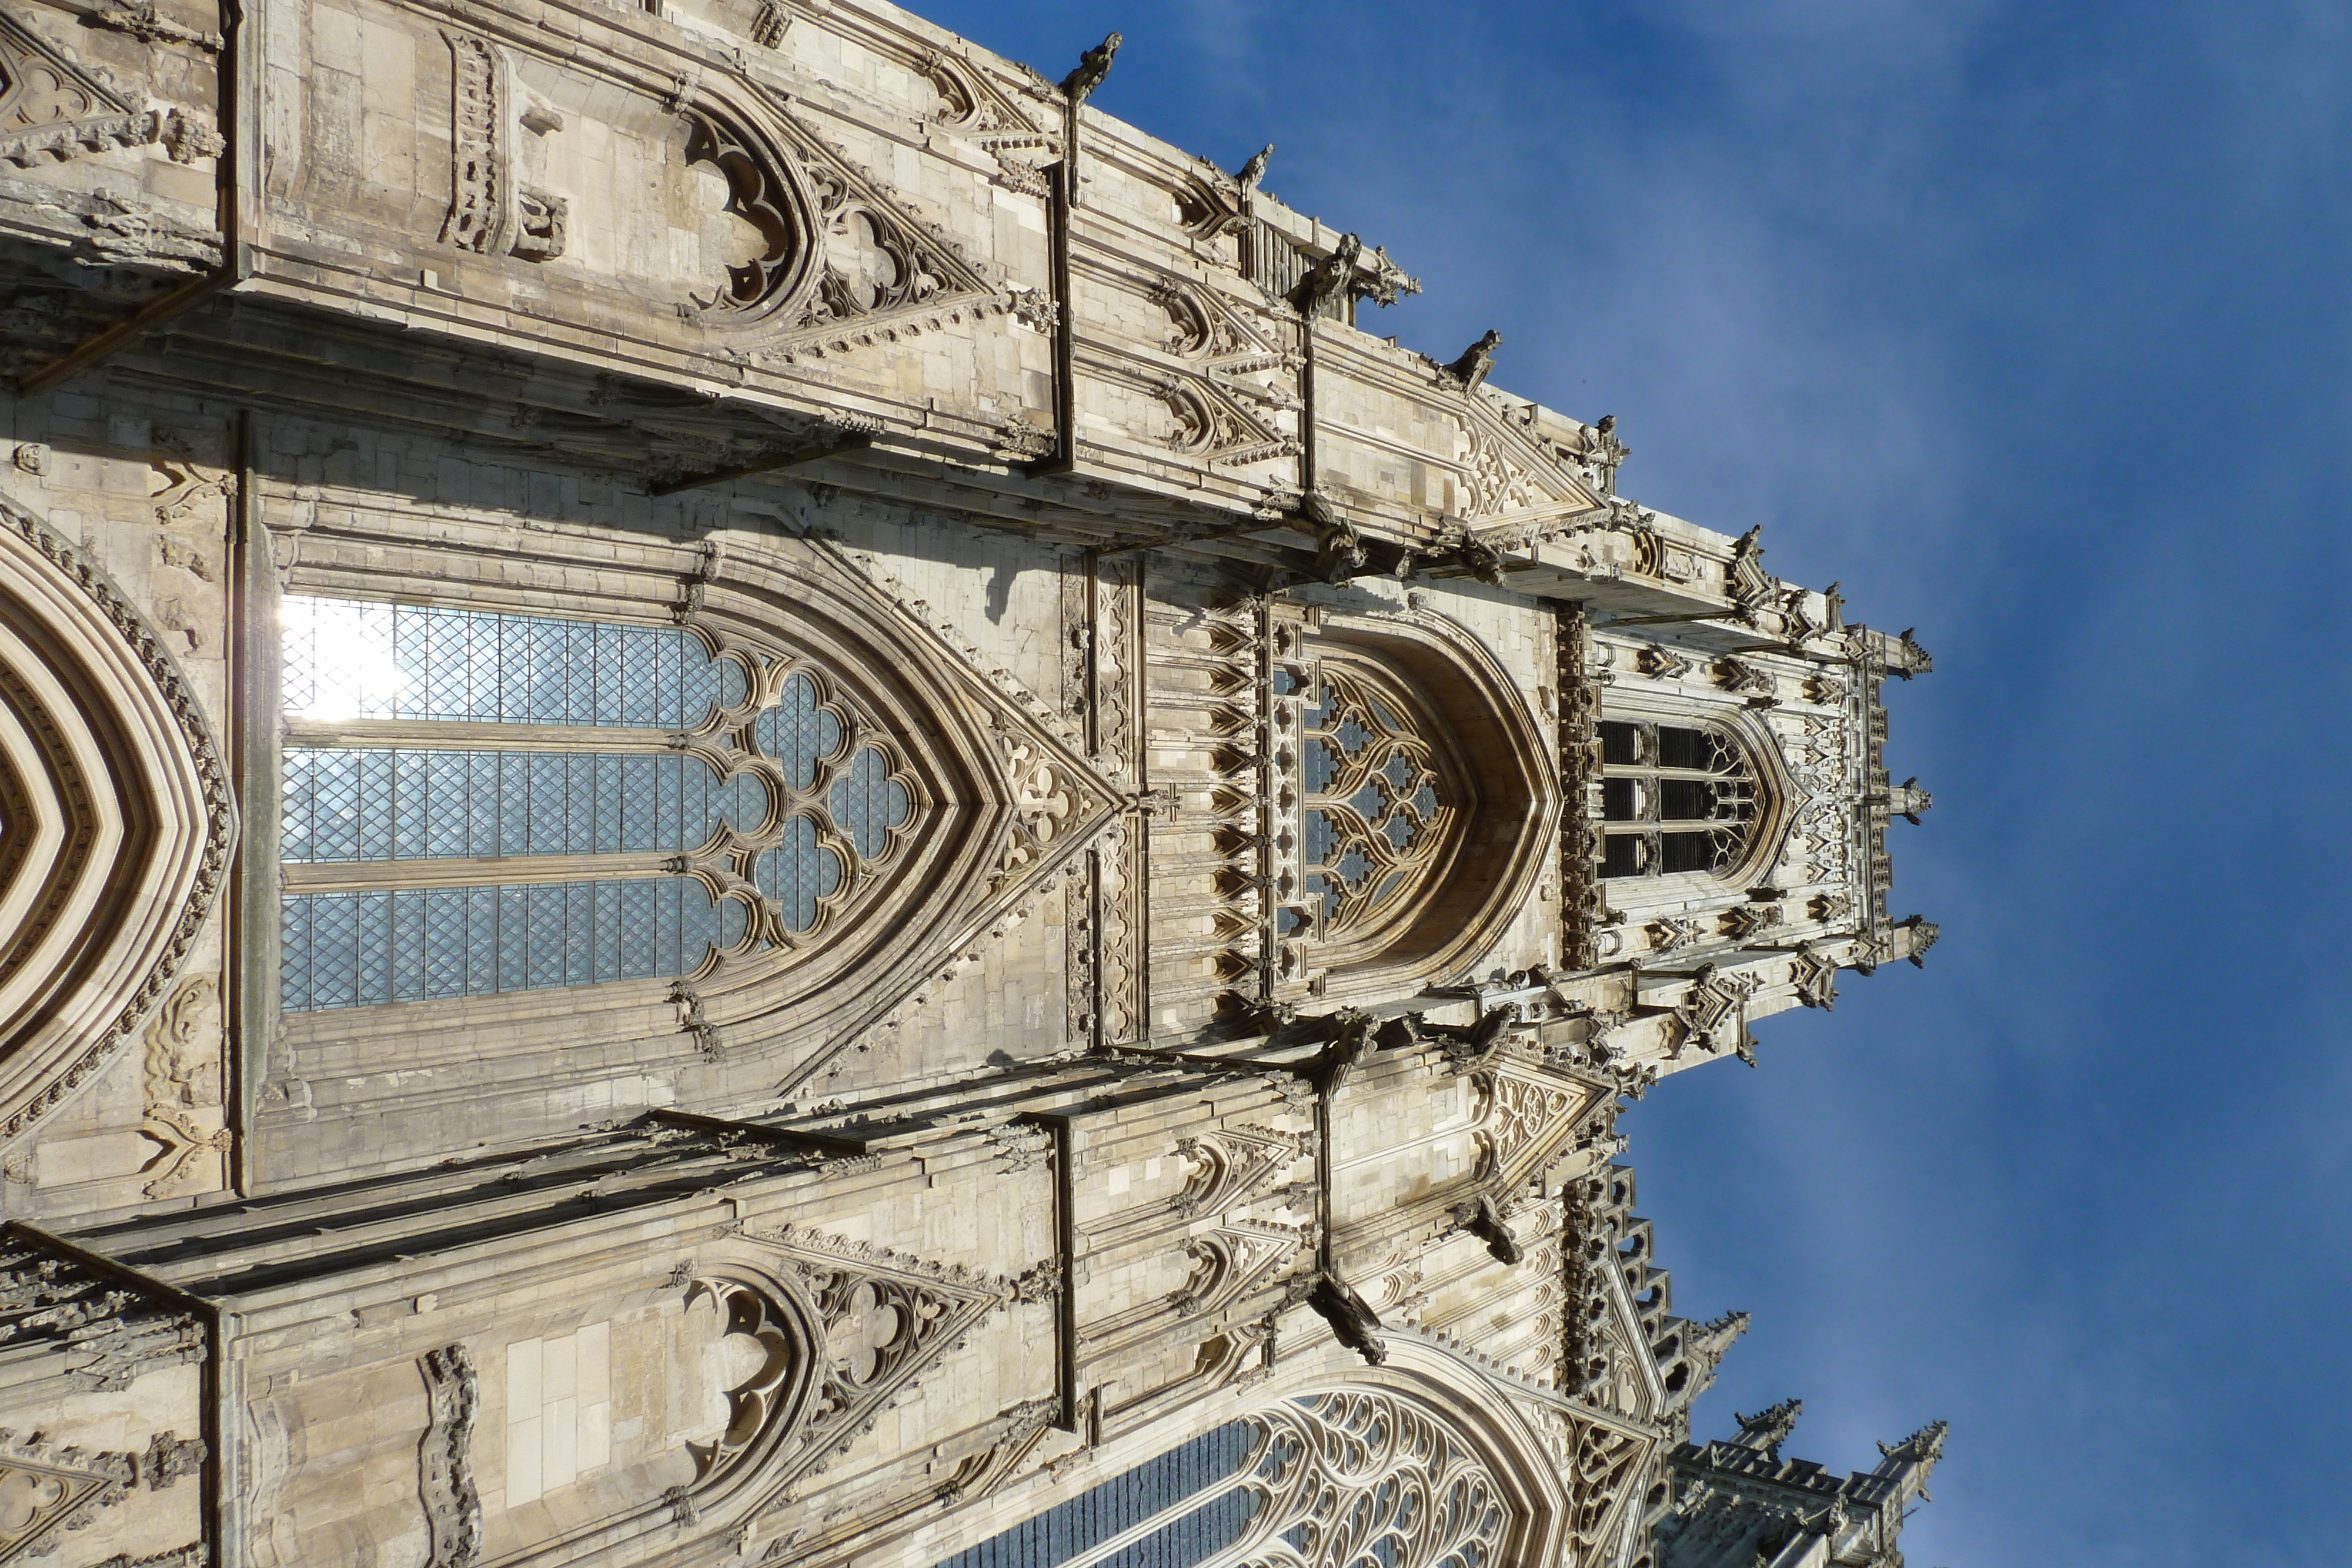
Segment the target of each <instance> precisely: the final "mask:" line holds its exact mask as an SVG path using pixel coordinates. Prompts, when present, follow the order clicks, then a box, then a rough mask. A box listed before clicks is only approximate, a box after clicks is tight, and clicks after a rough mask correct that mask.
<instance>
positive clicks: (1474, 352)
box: [1444, 329, 1503, 392]
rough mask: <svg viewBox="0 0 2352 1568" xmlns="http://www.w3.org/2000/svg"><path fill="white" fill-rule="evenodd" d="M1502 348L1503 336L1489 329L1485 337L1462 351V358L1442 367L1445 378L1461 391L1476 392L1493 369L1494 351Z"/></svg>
mask: <svg viewBox="0 0 2352 1568" xmlns="http://www.w3.org/2000/svg"><path fill="white" fill-rule="evenodd" d="M1502 346H1503V335H1502V334H1501V333H1500V332H1496V331H1494V330H1492V329H1489V330H1488V331H1487V333H1486V336H1485V337H1483V338H1481V339H1479V340H1477V341H1476V342H1475V343H1473V344H1471V345H1470V346H1469V347H1468V348H1466V349H1465V350H1462V357H1461V358H1460V359H1458V360H1455V361H1454V362H1453V363H1452V364H1450V365H1447V366H1445V367H1444V371H1445V374H1446V376H1447V377H1448V378H1449V379H1450V380H1452V381H1453V382H1455V383H1456V384H1457V385H1459V386H1460V387H1461V388H1462V390H1463V391H1464V392H1476V391H1477V390H1478V386H1479V383H1480V382H1484V381H1485V380H1486V372H1487V371H1491V370H1493V369H1494V368H1495V350H1496V349H1499V348H1501V347H1502Z"/></svg>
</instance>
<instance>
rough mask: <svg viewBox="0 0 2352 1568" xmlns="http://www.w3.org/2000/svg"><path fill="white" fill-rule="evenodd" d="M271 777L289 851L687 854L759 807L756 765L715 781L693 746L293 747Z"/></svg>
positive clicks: (387, 856) (754, 827)
mask: <svg viewBox="0 0 2352 1568" xmlns="http://www.w3.org/2000/svg"><path fill="white" fill-rule="evenodd" d="M282 777H283V779H284V788H283V790H282V791H281V795H280V800H281V803H282V805H281V819H280V820H281V823H282V827H281V838H280V842H281V846H282V847H281V848H280V851H279V858H281V859H282V860H284V861H286V862H289V863H299V862H311V861H384V860H444V859H451V858H460V857H467V856H473V857H481V858H488V857H489V856H494V855H587V854H614V853H618V852H635V853H646V852H666V853H672V854H679V853H689V852H693V851H696V850H698V849H700V848H702V846H703V845H705V844H707V843H709V842H710V841H711V840H712V839H713V838H714V837H715V836H716V835H717V834H718V832H719V829H720V828H721V827H724V826H726V825H728V824H730V823H731V824H733V826H734V827H735V828H736V829H737V830H738V831H741V832H744V833H751V832H756V831H758V829H759V827H760V825H761V822H763V821H766V819H767V815H768V790H767V787H766V786H765V785H764V784H762V783H761V781H760V778H759V776H758V775H757V774H755V773H751V772H744V773H739V774H737V775H736V776H735V777H734V778H732V779H717V778H714V777H713V776H712V774H711V772H710V768H709V765H708V764H707V763H705V762H704V761H703V760H702V759H701V758H698V757H686V756H659V757H651V756H616V755H612V754H606V753H590V752H575V753H564V752H544V751H541V752H498V751H361V750H337V751H328V750H316V749H311V748H308V747H289V749H288V750H287V752H286V754H285V768H284V772H283V776H282ZM904 794H905V791H904V790H903V789H901V790H900V791H899V795H900V797H901V798H903V796H904ZM886 804H887V802H886ZM902 814H903V813H902Z"/></svg>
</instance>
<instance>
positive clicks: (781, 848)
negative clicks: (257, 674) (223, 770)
mask: <svg viewBox="0 0 2352 1568" xmlns="http://www.w3.org/2000/svg"><path fill="white" fill-rule="evenodd" d="M283 626H284V649H283V656H284V664H283V681H284V690H285V695H286V717H287V737H288V745H287V747H286V749H285V751H284V752H283V754H282V759H281V760H282V767H281V770H280V794H279V804H280V811H279V860H280V862H281V864H282V865H283V866H284V867H285V868H286V870H285V876H286V882H287V892H286V895H285V899H284V903H283V910H282V916H283V927H282V936H283V943H282V950H283V965H282V968H281V988H280V994H281V998H282V1005H283V1007H284V1008H285V1009H286V1010H288V1011H289V1012H299V1011H310V1010H317V1009H328V1008H342V1007H363V1006H372V1005H380V1004H384V1003H392V1002H410V1001H424V1000H429V999H435V998H449V997H465V996H478V995H484V994H488V993H492V992H501V991H518V990H533V989H540V988H548V987H556V986H579V985H593V984H598V983H602V982H605V981H613V980H634V979H658V978H667V977H677V976H683V975H690V974H693V973H696V972H697V971H698V970H700V969H702V968H703V967H706V966H708V965H709V964H710V963H712V962H714V961H715V959H714V956H715V955H719V954H727V953H735V954H740V955H742V956H750V955H751V954H754V953H757V952H759V951H761V950H763V949H773V948H775V947H777V946H784V947H789V946H793V945H795V944H797V943H798V942H800V941H802V940H803V939H807V938H811V937H813V936H816V935H819V934H821V933H822V931H823V930H824V928H825V927H826V925H827V922H828V921H829V920H831V919H832V918H833V917H835V915H838V914H839V913H840V912H841V911H843V910H845V908H847V907H848V906H849V905H850V904H853V903H855V902H856V900H857V899H858V898H859V897H860V896H861V895H862V894H863V893H864V892H865V891H866V890H867V889H869V888H872V887H874V886H877V885H879V883H880V882H881V880H882V879H883V878H884V877H886V876H887V873H888V869H889V867H890V865H891V863H892V862H894V861H895V860H897V859H898V858H899V856H900V852H901V850H902V849H903V847H904V845H905V844H906V842H907V841H908V838H909V836H910V834H911V833H912V832H913V831H914V829H915V827H916V825H917V821H918V817H919V811H918V810H917V800H916V793H915V789H914V787H913V783H912V776H911V775H910V774H909V773H908V770H907V768H906V767H905V765H904V763H903V761H902V760H901V759H900V756H899V753H898V748H897V747H896V745H895V743H894V742H893V740H892V738H891V737H889V736H888V735H887V734H886V733H884V732H882V731H881V730H880V729H879V728H878V727H876V726H874V725H872V724H870V723H868V722H867V721H866V720H865V719H864V718H862V717H861V716H860V713H859V710H858V708H857V707H856V704H855V703H853V702H852V701H851V700H850V699H849V698H848V697H847V696H846V695H845V693H844V692H843V691H842V690H841V689H840V688H839V685H838V683H837V682H835V680H834V679H833V678H832V677H831V676H830V675H828V674H827V673H826V672H825V671H824V670H823V669H822V668H820V667H819V666H818V665H817V664H814V663H811V662H807V661H791V660H782V659H773V660H772V659H767V658H764V657H763V658H761V659H756V660H754V659H751V658H750V657H749V656H731V655H720V654H716V653H713V652H712V651H711V650H710V649H709V647H707V646H706V645H705V644H704V643H703V642H702V640H701V639H700V638H699V637H698V636H697V635H695V634H694V633H693V632H688V631H687V630H684V629H682V628H678V627H669V626H631V625H613V624H604V623H599V622H576V621H565V620H561V619H557V618H554V617H547V616H532V615H503V614H495V613H489V612H479V611H468V610H455V609H445V608H434V607H415V606H409V605H392V604H381V603H373V602H366V601H352V600H335V599H320V598H300V597H297V598H290V599H289V600H288V601H286V606H285V616H284V622H283ZM779 677H782V678H781V679H780V678H779ZM755 689H756V690H760V691H772V692H773V693H774V694H775V695H774V697H773V698H772V700H769V701H766V702H757V701H754V700H753V696H752V694H753V692H754V691H755Z"/></svg>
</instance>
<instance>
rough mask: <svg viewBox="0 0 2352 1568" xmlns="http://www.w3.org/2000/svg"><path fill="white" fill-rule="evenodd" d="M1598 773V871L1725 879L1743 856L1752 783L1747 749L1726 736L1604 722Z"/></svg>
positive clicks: (1750, 822)
mask: <svg viewBox="0 0 2352 1568" xmlns="http://www.w3.org/2000/svg"><path fill="white" fill-rule="evenodd" d="M1756 815H1757V789H1756V780H1755V777H1754V775H1753V773H1752V772H1751V771H1750V769H1749V767H1748V755H1747V752H1746V751H1745V750H1744V749H1743V748H1742V747H1740V745H1739V743H1738V741H1736V740H1734V739H1733V738H1732V737H1730V736H1728V735H1727V734H1725V733H1723V732H1722V731H1720V730H1717V729H1713V728H1699V727H1690V726H1677V725H1670V724H1644V723H1637V722H1633V721H1630V720H1622V719H1611V720H1605V721H1603V722H1602V724H1601V821H1602V830H1601V831H1602V853H1601V875H1602V876H1604V877H1641V876H1666V875H1673V874H1675V873H1680V872H1706V873H1712V874H1714V875H1717V876H1725V875H1728V874H1730V873H1732V872H1734V871H1736V870H1738V867H1739V865H1740V863H1741V862H1743V861H1745V860H1746V859H1747V858H1748V847H1749V844H1750V843H1751V841H1753V839H1754V836H1755V831H1756Z"/></svg>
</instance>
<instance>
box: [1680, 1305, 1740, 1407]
mask: <svg viewBox="0 0 2352 1568" xmlns="http://www.w3.org/2000/svg"><path fill="white" fill-rule="evenodd" d="M1747 1332H1748V1314H1747V1313H1746V1312H1726V1313H1724V1314H1723V1316H1721V1317H1719V1318H1717V1319H1716V1320H1715V1321H1714V1322H1706V1323H1700V1324H1698V1325H1697V1326H1696V1327H1695V1328H1693V1329H1692V1330H1691V1331H1690V1333H1689V1336H1688V1339H1687V1342H1686V1343H1687V1344H1688V1346H1689V1349H1688V1352H1687V1354H1688V1355H1689V1357H1690V1368H1691V1372H1690V1383H1689V1385H1688V1386H1687V1387H1685V1389H1684V1391H1683V1398H1684V1400H1685V1402H1687V1401H1689V1400H1692V1399H1696V1398H1697V1397H1698V1396H1700V1395H1701V1394H1704V1393H1705V1392H1706V1390H1707V1387H1708V1385H1711V1384H1713V1383H1714V1382H1715V1373H1716V1369H1717V1367H1719V1366H1721V1365H1722V1364H1723V1358H1724V1356H1725V1355H1726V1354H1728V1353H1729V1352H1730V1350H1731V1343H1732V1341H1734V1340H1736V1339H1738V1337H1739V1336H1740V1335H1741V1334H1744V1333H1747Z"/></svg>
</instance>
